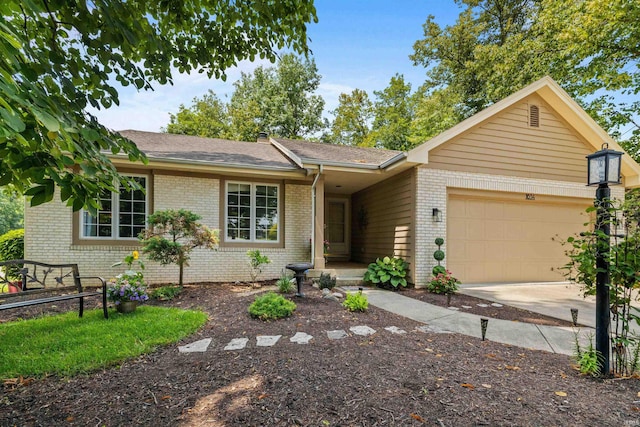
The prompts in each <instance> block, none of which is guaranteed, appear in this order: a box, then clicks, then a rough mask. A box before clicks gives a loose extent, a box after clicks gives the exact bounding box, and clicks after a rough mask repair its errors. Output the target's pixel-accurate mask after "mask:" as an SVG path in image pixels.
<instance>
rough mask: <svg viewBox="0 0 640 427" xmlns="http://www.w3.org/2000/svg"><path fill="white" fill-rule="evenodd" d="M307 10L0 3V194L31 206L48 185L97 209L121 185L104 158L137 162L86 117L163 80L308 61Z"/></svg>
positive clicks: (207, 1)
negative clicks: (255, 63) (7, 191)
mask: <svg viewBox="0 0 640 427" xmlns="http://www.w3.org/2000/svg"><path fill="white" fill-rule="evenodd" d="M311 21H317V17H316V12H315V8H314V6H313V2H312V1H311V0H266V1H261V2H253V1H249V0H239V1H234V2H227V1H221V0H163V1H144V0H130V1H122V0H94V1H88V0H76V1H67V0H32V1H23V0H4V1H2V2H0V95H1V96H0V118H1V120H0V186H3V185H7V184H12V185H13V186H15V188H16V189H18V190H19V191H21V192H25V193H26V194H27V195H29V196H30V197H31V203H32V205H37V204H40V203H44V202H47V201H50V200H51V199H52V197H53V194H54V188H55V186H59V187H60V189H61V199H62V200H66V201H68V203H69V204H70V205H71V206H73V209H74V210H78V209H80V208H82V207H83V206H85V207H88V208H91V207H97V202H96V199H97V196H98V195H99V193H100V191H101V190H104V189H107V190H114V188H115V187H114V183H115V182H116V180H120V181H121V183H122V184H123V185H125V186H127V185H131V183H130V182H128V180H126V179H125V178H121V177H119V176H118V174H117V173H116V170H115V168H114V167H113V165H112V164H111V163H110V161H109V160H108V158H107V157H106V155H105V154H104V153H105V152H107V153H112V154H117V153H120V154H123V155H126V156H128V158H129V160H131V161H144V160H145V158H144V155H143V154H142V153H141V152H140V151H139V150H138V149H137V148H136V146H135V144H133V143H132V142H130V141H128V140H126V139H124V138H121V137H119V136H118V135H115V134H113V133H111V132H110V131H109V130H108V129H106V128H105V127H104V126H102V125H100V124H99V123H98V121H97V120H96V118H95V117H94V116H92V115H91V114H88V113H86V112H85V108H86V107H87V106H89V105H90V106H93V107H95V108H109V107H110V106H111V105H112V104H118V90H117V88H116V86H118V87H119V86H131V85H132V86H134V87H135V88H137V89H138V90H140V89H145V90H147V89H151V88H152V84H154V83H159V84H165V83H170V82H171V76H172V72H174V71H178V72H190V71H193V70H198V72H203V73H207V75H209V76H213V77H216V78H223V79H224V78H225V74H224V70H225V69H227V68H229V67H231V66H233V65H236V64H237V63H238V61H240V60H243V59H250V60H253V59H255V58H258V57H260V58H267V59H269V60H271V61H272V62H273V61H274V60H275V58H276V54H275V52H274V49H282V48H285V47H290V48H292V49H293V50H294V51H296V52H300V53H304V52H307V50H308V46H307V36H306V24H307V23H308V22H311Z"/></svg>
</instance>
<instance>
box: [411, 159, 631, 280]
mask: <svg viewBox="0 0 640 427" xmlns="http://www.w3.org/2000/svg"><path fill="white" fill-rule="evenodd" d="M416 187H417V188H416V197H417V201H416V206H417V209H416V230H415V235H416V238H415V259H416V262H415V263H414V271H413V275H414V280H415V284H416V286H425V283H426V281H427V280H429V279H430V277H431V270H432V268H433V267H434V265H436V261H435V259H434V258H433V252H434V251H435V250H436V249H437V247H436V245H435V243H434V241H435V239H436V238H437V237H442V238H444V240H445V244H444V246H443V247H442V250H444V251H445V253H446V251H447V246H446V245H447V189H448V188H460V189H470V190H485V191H504V192H509V193H522V194H526V193H532V194H539V195H547V196H561V197H575V198H586V199H593V198H594V196H595V189H594V188H592V187H587V186H585V184H578V183H570V182H561V181H551V180H542V179H531V178H519V177H513V176H498V175H489V174H479V173H468V172H455V171H447V170H440V169H431V168H427V167H420V168H418V173H417V179H416ZM611 195H612V197H613V198H616V199H623V198H624V188H623V187H619V186H617V187H612V188H611ZM432 208H438V209H440V210H441V211H442V222H433V218H432ZM443 264H444V265H445V266H446V258H445V260H444V262H443Z"/></svg>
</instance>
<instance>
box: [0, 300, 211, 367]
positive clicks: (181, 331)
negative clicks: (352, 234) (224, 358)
mask: <svg viewBox="0 0 640 427" xmlns="http://www.w3.org/2000/svg"><path fill="white" fill-rule="evenodd" d="M109 315H110V317H109V319H105V318H104V317H102V310H99V309H98V310H89V311H86V312H85V313H84V317H82V318H79V317H78V313H77V312H68V313H65V314H61V315H55V316H46V317H41V318H37V319H30V320H22V321H16V322H8V323H2V324H0V348H1V349H2V350H1V352H0V378H14V377H18V376H20V375H22V376H43V375H45V374H57V375H73V374H77V373H80V372H89V371H93V370H96V369H100V368H104V367H108V366H111V365H114V364H117V363H118V362H121V361H123V360H125V359H128V358H131V357H136V356H139V355H141V354H143V353H149V352H151V351H153V350H154V349H155V348H157V347H158V346H160V345H165V344H170V343H173V342H176V341H179V340H180V339H182V338H184V337H186V336H188V335H190V334H192V333H194V332H195V331H196V330H197V329H198V328H200V327H201V326H202V325H204V324H205V322H206V321H207V315H206V313H203V312H200V311H193V310H181V309H176V308H164V307H152V306H142V307H138V309H137V310H136V311H135V312H134V313H129V314H120V313H116V312H115V311H111V312H110V313H109Z"/></svg>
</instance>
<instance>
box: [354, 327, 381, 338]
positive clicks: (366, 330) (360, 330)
mask: <svg viewBox="0 0 640 427" xmlns="http://www.w3.org/2000/svg"><path fill="white" fill-rule="evenodd" d="M349 330H350V331H351V332H353V333H354V334H356V335H361V336H363V337H366V336H367V335H373V334H375V333H376V330H375V329H372V328H370V327H368V326H366V325H365V326H352V327H350V328H349Z"/></svg>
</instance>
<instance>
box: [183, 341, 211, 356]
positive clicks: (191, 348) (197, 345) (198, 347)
mask: <svg viewBox="0 0 640 427" xmlns="http://www.w3.org/2000/svg"><path fill="white" fill-rule="evenodd" d="M209 344H211V338H205V339H203V340H200V341H196V342H192V343H191V344H187V345H181V346H180V347H178V351H179V352H180V353H202V352H205V351H207V348H209Z"/></svg>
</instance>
